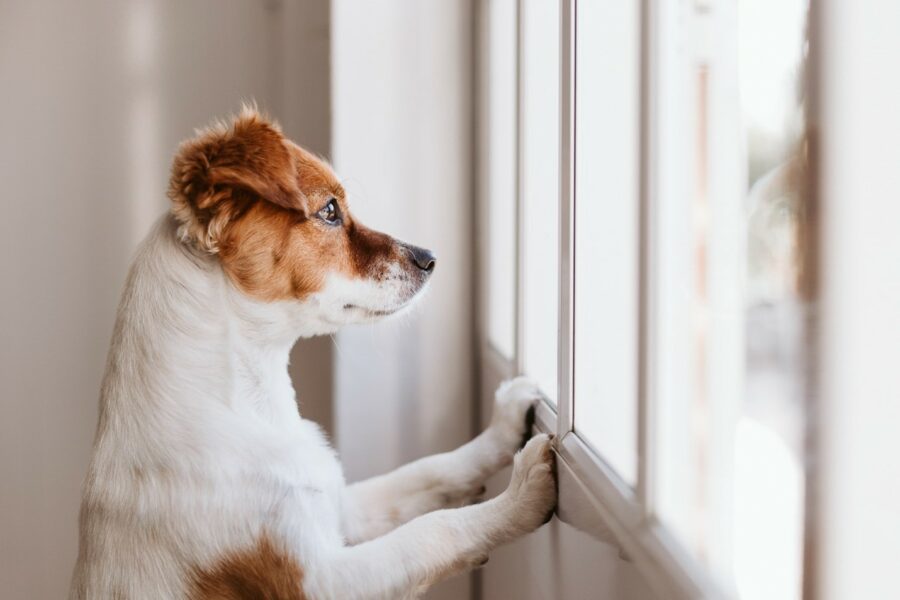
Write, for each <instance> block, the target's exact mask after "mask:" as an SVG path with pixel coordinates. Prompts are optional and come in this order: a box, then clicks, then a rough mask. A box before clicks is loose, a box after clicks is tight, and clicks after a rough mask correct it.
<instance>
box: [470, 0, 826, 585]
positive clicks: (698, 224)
mask: <svg viewBox="0 0 900 600" xmlns="http://www.w3.org/2000/svg"><path fill="white" fill-rule="evenodd" d="M490 7H491V8H490V24H489V30H488V39H489V40H490V53H491V57H490V65H491V70H490V73H491V74H492V77H491V78H490V80H489V81H488V82H487V87H488V97H489V98H490V102H489V106H490V118H489V119H488V120H489V127H488V131H489V133H488V137H489V140H488V146H489V148H490V152H489V153H488V156H487V161H486V165H487V166H486V172H487V176H488V179H489V181H490V182H492V183H491V185H490V190H491V197H490V198H488V199H487V201H488V205H489V209H488V210H489V212H490V215H492V217H493V216H494V215H497V219H498V221H497V223H499V225H498V224H497V223H492V225H491V227H489V228H488V229H487V232H488V233H487V235H488V239H487V240H485V242H486V243H485V244H484V246H485V247H487V248H489V249H490V253H491V254H492V256H491V257H490V263H489V266H488V273H487V277H486V279H487V281H488V282H489V283H488V288H489V291H488V292H487V294H486V296H487V297H486V306H488V321H489V322H488V324H487V328H486V329H487V331H488V332H489V333H488V339H489V341H490V342H491V344H490V349H489V350H488V353H489V354H491V355H492V356H494V358H495V359H497V358H498V357H499V362H498V361H497V360H494V362H493V364H502V365H505V366H504V367H503V369H501V371H502V372H503V373H506V374H511V373H514V372H523V373H526V374H528V375H531V376H533V377H534V378H535V379H536V380H537V381H538V382H539V384H540V385H541V387H542V390H543V392H544V394H545V395H546V398H547V402H546V403H544V404H543V405H542V407H541V409H540V410H539V415H540V416H539V419H538V421H539V426H540V427H542V428H544V429H548V430H555V432H556V433H557V434H558V438H559V441H558V444H559V448H558V450H559V453H560V456H561V457H562V458H563V459H564V462H565V465H566V468H571V469H573V470H574V471H575V474H576V475H577V476H578V478H579V479H580V480H582V481H585V482H587V484H588V486H589V487H590V488H591V492H592V493H593V494H594V495H595V496H596V497H597V498H598V499H599V501H600V503H601V504H603V505H604V506H605V507H606V508H607V509H608V511H609V514H608V515H606V518H607V520H608V521H609V528H610V529H611V530H612V531H613V533H614V535H615V537H616V538H617V540H618V542H619V543H620V544H621V545H622V546H623V548H625V550H626V551H627V552H628V554H629V555H630V556H632V557H633V558H634V560H635V563H636V564H637V565H638V566H639V567H640V568H642V569H644V570H645V571H646V573H648V574H649V576H650V578H651V579H652V580H653V581H655V582H656V584H657V585H659V586H660V589H661V591H663V592H664V597H667V598H668V597H697V596H704V595H717V596H718V595H724V596H731V597H737V598H742V599H745V600H751V599H757V598H759V599H767V600H768V599H779V598H785V599H789V598H799V597H801V586H802V573H803V571H802V564H803V554H802V540H803V522H804V513H803V507H804V493H805V490H804V485H805V476H804V467H803V465H804V463H805V457H804V454H803V441H804V440H803V434H804V428H805V423H806V418H807V416H806V414H805V408H804V406H805V403H804V401H803V397H804V386H805V379H804V373H805V366H806V364H807V360H808V357H807V349H806V345H805V343H804V340H805V334H804V331H805V327H806V322H807V306H808V304H809V302H810V301H811V300H812V298H811V291H810V287H809V285H808V283H807V273H806V270H805V266H806V265H807V264H808V262H809V251H808V244H807V241H808V239H809V233H808V229H809V223H808V222H807V218H806V212H805V206H806V204H805V203H806V197H805V192H806V184H805V182H806V177H807V175H806V174H807V168H806V147H805V134H804V123H805V115H804V98H805V95H804V94H803V93H802V91H803V89H804V88H803V83H804V75H803V69H804V62H805V60H806V59H805V56H804V52H805V26H806V14H807V12H808V0H739V1H738V2H727V1H725V0H692V1H690V2H684V3H667V2H660V3H648V2H640V1H637V0H631V1H612V0H596V1H586V0H578V1H576V0H570V1H567V2H563V3H561V5H559V6H558V5H557V3H555V2H542V1H539V0H519V1H518V2H516V1H514V0H505V1H504V0H492V1H491V2H490ZM511 23H515V26H512V25H511ZM499 64H502V69H503V73H502V74H501V75H498V76H496V77H495V76H493V74H494V68H495V65H499ZM510 74H514V75H510ZM498 103H499V104H498ZM510 115H515V118H511V117H510ZM510 157H514V158H512V159H510ZM495 178H501V180H502V181H504V182H506V183H505V184H503V187H502V191H498V190H500V188H499V187H497V186H495V185H494V184H493V182H494V180H495ZM513 223H514V225H512V224H513ZM498 228H502V231H499V230H498ZM513 239H514V241H511V240H513ZM504 249H505V251H506V252H511V253H513V254H512V255H507V256H502V257H495V256H493V254H494V253H495V252H502V251H504ZM513 272H514V273H515V279H514V280H513V279H511V277H512V275H510V273H513ZM496 289H499V290H500V294H499V295H495V294H494V293H493V291H492V290H496ZM510 315H516V316H515V317H510ZM495 320H496V321H497V322H495ZM500 331H502V332H505V333H502V334H501V333H498V332H500ZM500 338H502V339H504V340H506V342H505V345H504V343H501V342H500V341H499V340H500ZM492 360H493V359H492ZM566 502H567V499H566V498H565V496H562V497H561V498H560V505H561V506H563V507H564V506H565V504H566Z"/></svg>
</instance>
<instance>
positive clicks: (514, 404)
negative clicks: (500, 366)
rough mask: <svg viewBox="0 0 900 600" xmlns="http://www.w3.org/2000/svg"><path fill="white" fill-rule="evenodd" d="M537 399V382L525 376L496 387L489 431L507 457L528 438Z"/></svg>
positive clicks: (539, 394)
mask: <svg viewBox="0 0 900 600" xmlns="http://www.w3.org/2000/svg"><path fill="white" fill-rule="evenodd" d="M540 397H541V393H540V391H539V390H538V386H537V383H535V382H534V381H532V380H531V379H528V378H527V377H516V378H515V379H510V380H507V381H504V382H503V383H501V384H500V387H498V388H497V392H496V393H495V394H494V414H493V415H492V416H491V429H492V430H493V432H494V434H495V436H496V437H497V438H498V439H499V440H500V441H501V444H502V445H503V449H504V450H505V451H506V452H508V453H509V456H510V457H512V455H513V453H515V451H516V450H518V449H519V448H521V447H522V446H523V445H524V443H525V441H526V440H527V439H528V438H529V437H530V436H531V420H532V419H531V418H530V417H529V415H532V416H533V413H531V411H532V409H533V408H534V406H535V405H536V404H537V402H538V399H539V398H540Z"/></svg>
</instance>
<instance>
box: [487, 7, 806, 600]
mask: <svg viewBox="0 0 900 600" xmlns="http://www.w3.org/2000/svg"><path fill="white" fill-rule="evenodd" d="M488 1H491V0H488ZM510 1H512V2H514V3H515V6H516V20H517V23H516V38H517V39H516V69H517V73H516V88H517V93H516V106H515V111H516V118H515V121H516V123H517V131H516V144H515V147H516V156H515V167H516V174H515V193H516V203H515V208H516V224H515V236H516V240H515V247H516V249H517V254H516V259H515V261H516V276H515V294H514V297H515V307H514V308H515V319H514V322H515V325H516V331H515V332H514V337H515V356H514V357H512V358H511V359H509V358H507V357H505V356H503V355H502V354H501V353H500V352H499V351H498V350H497V349H496V348H494V346H493V344H492V343H491V341H490V339H489V338H488V330H487V327H485V325H486V323H485V319H486V315H487V310H486V307H487V290H488V288H489V281H488V279H487V277H488V274H487V273H485V272H484V271H482V272H481V273H480V280H479V286H478V288H479V299H478V305H477V320H476V321H477V323H478V329H479V331H478V350H479V353H480V354H479V357H480V362H481V374H482V379H481V402H480V413H481V417H482V422H487V421H486V418H487V417H488V416H489V413H490V410H491V408H490V407H491V406H492V400H493V390H494V389H496V386H497V385H498V384H499V383H500V382H501V381H502V380H504V379H506V378H509V377H512V376H515V375H516V374H518V373H522V372H523V364H522V355H523V348H522V345H523V335H522V334H521V330H522V325H523V319H522V316H523V315H522V313H523V311H522V290H523V280H524V278H525V276H526V273H525V269H524V265H523V261H522V259H521V257H522V249H523V247H524V245H525V243H526V242H527V240H525V239H524V231H523V223H522V221H523V220H522V218H521V215H522V212H523V207H522V201H523V194H522V176H521V175H522V173H521V171H522V146H521V144H522V136H521V127H522V113H521V94H522V83H521V82H522V73H521V68H522V63H521V60H520V57H521V52H522V18H521V14H522V3H523V0H510ZM633 1H635V2H637V3H638V7H637V8H638V10H639V12H640V16H639V36H640V40H639V43H638V48H639V52H640V57H639V68H640V73H639V77H638V80H639V85H640V90H641V91H640V108H639V135H640V139H639V144H638V146H639V151H638V161H639V166H638V168H639V170H638V177H639V182H638V202H639V208H638V212H639V216H638V221H639V229H638V236H639V238H638V239H639V253H638V258H639V260H638V284H639V292H638V300H639V307H638V328H637V333H636V335H637V351H638V356H637V377H638V386H637V398H636V401H637V418H638V423H637V426H638V431H637V442H638V443H637V461H638V469H637V478H636V482H635V485H634V487H632V486H630V485H628V484H627V483H626V482H625V481H624V480H623V479H622V478H621V477H620V476H619V475H618V474H617V473H616V472H615V471H614V470H613V469H612V468H611V467H610V466H609V465H608V464H607V463H606V462H605V461H604V460H603V458H602V457H601V456H600V455H599V454H598V452H597V451H596V450H595V449H594V448H593V447H592V446H591V445H590V444H589V443H588V442H587V441H586V440H584V439H582V438H581V437H579V435H578V434H577V433H576V431H575V426H574V410H575V407H574V394H573V380H574V332H575V327H574V303H573V300H574V287H573V286H574V285H575V268H574V267H575V264H574V263H575V260H576V258H575V255H574V231H575V229H574V225H575V217H576V214H575V211H576V210H577V208H576V206H577V205H576V204H575V200H574V194H575V160H574V158H575V156H574V153H575V126H576V122H577V107H576V106H575V93H574V92H575V90H574V86H575V56H576V54H575V49H576V47H575V42H576V39H575V33H576V27H575V24H576V18H577V3H578V0H561V11H560V12H561V18H560V43H561V49H560V50H561V52H560V63H561V73H560V115H559V118H560V123H561V127H560V135H561V139H560V194H559V211H560V213H559V227H560V235H559V243H560V253H559V277H560V279H559V294H560V295H559V328H558V336H559V337H558V344H559V345H558V389H557V402H556V405H555V406H554V405H553V404H552V403H551V402H549V401H548V400H546V399H544V400H543V401H541V402H540V403H539V405H538V407H537V410H536V414H535V425H534V428H535V430H536V431H538V432H544V433H553V434H555V435H556V441H555V449H556V452H557V467H558V479H559V505H558V509H557V516H558V517H559V518H560V519H561V520H562V521H563V522H566V523H568V524H570V525H572V526H574V527H575V528H577V529H579V530H582V531H586V532H588V533H591V534H592V535H594V536H595V537H597V538H598V539H601V540H603V541H606V542H609V543H612V544H614V545H616V546H617V547H618V548H619V550H620V552H621V554H622V555H623V556H625V557H627V558H628V559H629V560H630V561H632V562H633V563H634V564H635V566H636V567H637V568H638V570H639V571H640V572H641V573H642V575H643V576H644V577H645V578H646V580H647V583H648V584H649V586H650V587H651V589H652V590H653V591H654V592H655V593H656V594H658V595H659V597H663V598H673V599H680V598H685V599H688V598H700V597H702V598H733V597H734V596H735V593H734V590H732V589H729V588H728V587H727V584H728V582H722V581H720V580H717V579H716V578H715V577H714V576H713V575H712V571H711V570H710V569H709V568H708V567H706V566H704V565H703V564H701V563H700V562H699V561H698V560H697V559H696V558H695V557H694V556H693V555H692V554H691V553H690V552H689V551H688V550H687V548H686V547H685V546H684V545H683V544H682V543H681V542H680V541H678V540H677V539H676V538H675V536H674V535H673V534H672V533H671V531H669V530H668V529H667V527H666V526H665V525H664V524H662V523H661V522H660V521H659V519H658V518H657V517H656V516H655V514H654V508H655V507H654V489H653V481H654V472H653V469H654V465H655V460H654V457H655V452H656V450H657V447H656V435H655V424H654V420H655V415H656V412H655V407H654V398H655V396H656V394H655V393H654V389H653V386H654V385H655V381H654V377H653V374H654V372H655V368H654V364H653V360H654V357H653V353H652V352H650V349H651V348H653V339H652V336H653V335H654V331H655V330H656V327H655V325H656V324H655V322H654V320H655V319H656V316H657V311H656V310H655V302H656V301H657V300H656V298H655V292H656V287H657V286H656V284H655V277H654V273H653V272H652V270H653V268H654V261H653V257H654V256H655V253H656V252H657V248H656V246H655V243H654V240H655V238H656V236H655V235H654V231H655V228H656V227H657V225H656V223H655V222H654V218H655V217H654V210H653V207H654V203H655V202H656V201H657V193H658V189H657V188H658V182H657V179H658V177H659V173H657V172H656V171H655V170H656V169H657V162H658V161H657V156H656V155H655V153H656V152H658V143H657V140H656V136H657V135H658V133H657V127H658V125H657V119H658V118H659V114H658V113H659V107H657V106H655V104H654V101H653V98H654V97H655V95H656V92H657V90H658V87H659V85H660V84H659V74H658V73H657V72H656V71H655V70H656V69H659V68H660V66H659V65H658V64H657V59H656V57H657V53H658V48H657V43H658V42H657V36H658V35H659V32H658V31H657V29H658V24H657V22H656V21H655V18H656V17H657V15H658V11H659V10H660V3H659V2H658V0H633ZM489 12H490V11H489V10H485V11H484V13H482V14H485V15H487V14H489ZM487 20H488V19H485V21H487ZM490 30H491V26H490V23H489V22H487V23H484V22H483V23H482V27H481V30H480V35H481V36H482V37H481V40H480V46H481V48H488V47H489V44H488V43H486V39H485V38H486V36H489V35H490ZM810 60H811V61H812V59H810ZM485 72H486V69H484V68H480V73H481V79H480V80H479V83H480V85H479V92H480V99H479V102H480V103H479V115H478V119H479V120H478V122H479V123H482V124H483V123H484V122H485V119H484V118H483V117H482V115H485V114H487V106H489V103H488V102H487V100H486V98H487V97H488V95H489V82H488V81H487V79H486V78H485V75H484V74H485ZM813 92H814V90H810V93H813ZM486 135H488V134H487V133H485V132H484V128H481V129H480V130H479V136H481V137H480V138H479V143H481V144H485V143H486V140H485V136H486ZM484 147H486V146H484ZM488 158H489V157H488V156H487V153H485V152H480V153H479V157H478V163H477V165H478V173H479V186H480V187H479V191H480V194H481V196H482V198H485V199H486V200H487V201H489V200H490V199H489V197H488V195H487V194H486V191H487V189H488V188H487V186H486V183H485V182H486V181H487V179H488V177H489V176H490V164H489V161H488ZM813 170H814V169H811V171H813ZM478 217H479V227H478V240H479V245H478V252H479V257H480V258H481V259H482V260H480V261H479V264H487V263H486V262H485V260H486V258H487V257H486V256H485V251H486V248H487V246H488V245H487V243H486V242H485V240H486V239H487V236H488V235H489V234H490V230H491V228H490V223H489V220H488V208H487V202H480V203H479V208H478ZM807 350H808V351H810V352H812V351H813V349H812V348H807ZM813 355H814V353H813ZM807 535H809V532H807Z"/></svg>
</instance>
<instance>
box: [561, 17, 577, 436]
mask: <svg viewBox="0 0 900 600" xmlns="http://www.w3.org/2000/svg"><path fill="white" fill-rule="evenodd" d="M575 12H576V0H564V1H563V3H562V10H561V11H560V45H561V48H560V78H559V79H560V157H559V160H560V169H559V244H560V247H559V330H558V335H559V338H558V341H559V358H558V360H559V362H558V381H559V384H558V390H557V403H558V404H557V405H558V410H559V418H558V420H557V435H558V438H559V439H562V438H563V437H565V435H566V434H567V433H569V432H570V431H573V430H574V428H575V420H574V419H575V403H574V391H575V390H574V377H575V368H574V367H575V364H574V361H575V352H574V351H575V337H574V336H575V260H576V257H575V118H576V110H575V35H576V30H575Z"/></svg>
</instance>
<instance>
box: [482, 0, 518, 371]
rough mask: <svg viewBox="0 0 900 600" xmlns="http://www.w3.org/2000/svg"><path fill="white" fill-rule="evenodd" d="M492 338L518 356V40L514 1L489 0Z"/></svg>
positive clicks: (506, 352)
mask: <svg viewBox="0 0 900 600" xmlns="http://www.w3.org/2000/svg"><path fill="white" fill-rule="evenodd" d="M488 18H489V20H490V23H489V27H490V31H489V35H488V39H489V40H490V47H489V48H488V55H489V58H488V60H489V63H488V64H489V67H488V86H489V88H488V103H489V104H488V135H489V140H488V152H489V154H488V166H489V168H488V174H489V175H488V176H489V183H488V185H489V190H490V197H489V205H488V222H489V228H490V229H489V233H488V275H489V276H488V284H487V285H488V306H487V308H488V318H487V331H488V338H489V339H490V341H491V343H492V344H493V346H494V348H496V349H497V351H499V352H500V353H501V354H503V355H504V356H506V357H507V358H513V357H514V356H515V326H516V310H515V307H516V92H517V90H516V66H517V65H516V41H517V33H516V28H517V20H516V1H515V0H491V3H490V12H489V16H488Z"/></svg>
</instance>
